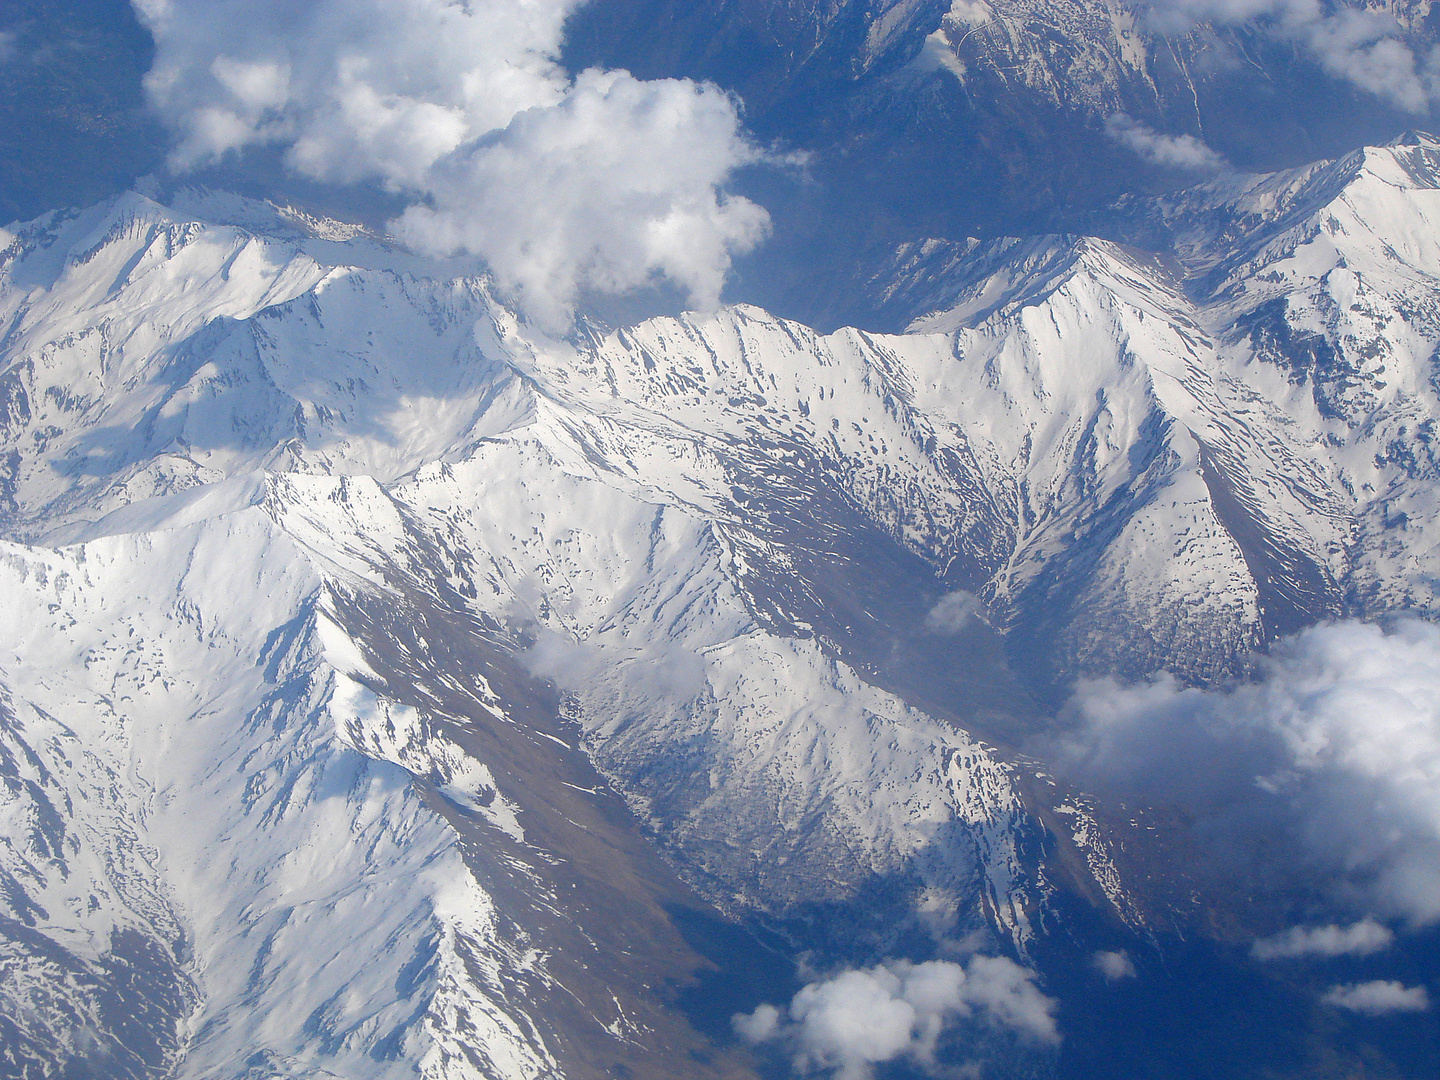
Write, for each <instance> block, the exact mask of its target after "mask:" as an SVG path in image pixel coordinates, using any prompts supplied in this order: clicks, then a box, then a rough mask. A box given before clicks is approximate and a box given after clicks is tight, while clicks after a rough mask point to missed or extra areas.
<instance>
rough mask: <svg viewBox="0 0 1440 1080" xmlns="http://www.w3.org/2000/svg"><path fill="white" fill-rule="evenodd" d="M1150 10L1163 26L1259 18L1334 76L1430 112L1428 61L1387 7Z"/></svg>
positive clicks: (1174, 28)
mask: <svg viewBox="0 0 1440 1080" xmlns="http://www.w3.org/2000/svg"><path fill="white" fill-rule="evenodd" d="M1145 14H1146V24H1147V25H1148V26H1149V27H1150V28H1151V29H1153V30H1157V31H1159V32H1161V33H1188V32H1189V31H1191V30H1193V29H1194V28H1195V27H1196V26H1199V25H1202V24H1210V25H1218V26H1238V25H1241V24H1252V25H1254V26H1255V27H1257V28H1258V29H1260V30H1261V31H1262V32H1264V33H1266V34H1268V35H1269V36H1271V37H1274V38H1278V39H1280V40H1284V41H1290V42H1293V43H1294V44H1296V45H1298V46H1300V47H1301V48H1302V49H1304V50H1305V51H1306V52H1308V53H1309V54H1310V56H1311V57H1313V58H1314V60H1315V61H1316V62H1317V63H1318V64H1319V65H1320V66H1321V67H1322V68H1324V69H1325V71H1327V72H1329V73H1330V74H1331V75H1334V76H1336V77H1337V78H1341V79H1346V80H1348V81H1350V82H1351V83H1353V84H1354V85H1355V86H1358V87H1359V88H1360V89H1362V90H1366V91H1368V92H1370V93H1372V94H1376V95H1378V96H1380V97H1384V98H1387V99H1389V100H1390V101H1391V102H1393V103H1394V104H1396V105H1398V106H1400V107H1401V108H1403V109H1407V110H1409V111H1411V112H1417V113H1418V112H1423V111H1425V110H1426V108H1427V107H1428V105H1429V100H1430V97H1431V95H1432V94H1433V93H1434V89H1435V88H1434V85H1433V80H1432V79H1431V78H1430V77H1429V75H1428V74H1427V73H1426V72H1425V71H1424V70H1423V69H1424V67H1425V65H1423V64H1421V63H1419V62H1418V61H1417V58H1416V56H1415V53H1414V51H1413V50H1412V49H1411V47H1410V46H1409V45H1408V44H1406V42H1405V41H1404V39H1403V29H1402V27H1401V26H1400V24H1399V23H1398V22H1396V20H1395V19H1394V17H1393V16H1391V15H1389V14H1388V13H1387V12H1385V11H1384V10H1377V9H1375V8H1369V7H1360V6H1354V7H1352V6H1348V5H1344V4H1323V3H1321V2H1320V0H1150V2H1149V3H1148V4H1146V6H1145Z"/></svg>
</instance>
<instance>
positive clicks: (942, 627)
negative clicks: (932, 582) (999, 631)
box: [925, 589, 990, 634]
mask: <svg viewBox="0 0 1440 1080" xmlns="http://www.w3.org/2000/svg"><path fill="white" fill-rule="evenodd" d="M989 621H990V620H989V615H988V613H987V612H986V610H985V605H984V604H982V603H981V602H980V599H979V597H977V596H975V594H974V593H968V592H966V591H965V590H964V589H957V590H956V591H955V592H952V593H946V594H945V595H944V596H942V597H941V598H940V599H939V600H938V601H937V602H936V604H935V606H934V607H933V608H931V609H930V611H929V612H928V613H927V614H926V616H925V629H927V630H929V631H930V632H931V633H932V634H958V633H960V631H962V630H964V629H966V628H967V627H969V626H970V624H971V623H975V622H982V623H986V624H987V625H988V623H989Z"/></svg>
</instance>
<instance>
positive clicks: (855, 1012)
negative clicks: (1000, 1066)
mask: <svg viewBox="0 0 1440 1080" xmlns="http://www.w3.org/2000/svg"><path fill="white" fill-rule="evenodd" d="M1054 1011H1055V1002H1054V1000H1053V999H1052V998H1049V997H1047V996H1046V995H1045V994H1043V993H1041V991H1040V989H1039V988H1038V987H1037V986H1036V985H1035V975H1034V973H1033V972H1031V971H1029V970H1028V969H1026V968H1023V967H1021V966H1020V965H1019V964H1017V963H1015V962H1014V961H1013V960H1009V959H1007V958H1005V957H1001V956H975V957H972V958H971V959H970V961H969V963H968V964H967V965H961V964H957V963H953V962H951V961H948V960H931V961H929V962H927V963H923V964H911V963H908V962H906V961H890V962H888V963H884V964H879V965H877V966H875V967H873V968H864V969H856V970H851V971H844V972H841V973H839V974H837V975H833V976H831V977H830V978H827V979H822V980H818V981H816V982H813V983H810V984H809V985H808V986H805V987H803V988H801V990H800V991H799V992H798V993H796V995H795V997H794V998H793V999H792V1000H791V1002H790V1008H789V1013H788V1019H787V1018H782V1015H781V1012H780V1010H779V1009H777V1008H776V1007H775V1006H773V1005H768V1004H767V1005H761V1006H760V1007H759V1008H757V1009H756V1010H755V1011H754V1012H752V1013H740V1014H737V1015H736V1016H735V1017H734V1018H733V1020H732V1023H733V1025H734V1028H735V1031H736V1033H737V1034H738V1035H740V1037H741V1038H743V1039H745V1040H746V1041H747V1042H749V1043H752V1044H758V1043H761V1042H767V1041H772V1040H775V1041H782V1042H784V1043H785V1044H786V1045H788V1046H789V1047H790V1048H791V1049H792V1051H793V1052H794V1055H795V1057H794V1061H795V1068H796V1070H797V1071H801V1072H809V1071H816V1070H825V1071H831V1070H833V1071H834V1072H835V1075H836V1076H837V1077H838V1078H839V1080H864V1078H866V1077H868V1076H870V1075H871V1073H872V1072H873V1069H874V1066H875V1065H876V1064H878V1063H880V1062H885V1061H894V1060H896V1059H899V1058H906V1059H909V1060H910V1061H912V1062H913V1063H915V1064H917V1065H919V1066H921V1067H922V1068H923V1067H927V1066H930V1065H932V1064H933V1059H934V1052H935V1044H936V1041H937V1039H938V1038H939V1036H940V1033H941V1031H942V1030H943V1028H944V1027H945V1025H946V1024H947V1023H949V1022H950V1021H952V1020H955V1019H959V1018H964V1017H972V1016H974V1017H978V1018H980V1019H983V1020H984V1021H985V1022H987V1023H990V1024H992V1025H995V1026H997V1027H1000V1028H1004V1029H1006V1030H1010V1031H1013V1032H1016V1033H1017V1034H1019V1035H1021V1036H1023V1037H1025V1038H1028V1039H1031V1040H1034V1041H1036V1042H1039V1043H1047V1044H1054V1043H1058V1042H1059V1040H1060V1035H1059V1032H1058V1030H1057V1029H1056V1026H1055V1016H1054Z"/></svg>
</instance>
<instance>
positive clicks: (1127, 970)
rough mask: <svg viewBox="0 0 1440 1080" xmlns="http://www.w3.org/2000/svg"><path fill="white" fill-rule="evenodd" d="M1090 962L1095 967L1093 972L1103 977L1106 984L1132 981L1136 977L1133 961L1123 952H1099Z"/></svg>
mask: <svg viewBox="0 0 1440 1080" xmlns="http://www.w3.org/2000/svg"><path fill="white" fill-rule="evenodd" d="M1091 962H1092V963H1093V964H1094V965H1095V970H1096V971H1098V972H1100V974H1101V975H1104V976H1105V981H1106V982H1110V983H1117V982H1120V981H1121V980H1122V979H1133V978H1135V977H1136V975H1137V973H1136V971H1135V963H1134V961H1132V960H1131V959H1130V957H1129V955H1128V954H1126V953H1123V952H1110V951H1108V950H1101V951H1100V952H1097V953H1096V954H1095V955H1094V957H1092V959H1091Z"/></svg>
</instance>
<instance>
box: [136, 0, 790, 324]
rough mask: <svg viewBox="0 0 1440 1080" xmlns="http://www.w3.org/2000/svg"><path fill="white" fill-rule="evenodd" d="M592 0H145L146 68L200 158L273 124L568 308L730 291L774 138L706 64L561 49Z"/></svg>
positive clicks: (154, 98)
mask: <svg viewBox="0 0 1440 1080" xmlns="http://www.w3.org/2000/svg"><path fill="white" fill-rule="evenodd" d="M578 3H579V0H526V2H525V3H514V2H512V0H468V2H466V0H314V2H311V3H307V4H300V5H297V4H290V3H284V2H282V0H205V2H203V3H202V2H201V0H134V5H135V9H136V11H137V13H138V14H139V15H140V17H141V19H142V20H143V21H144V23H145V25H146V26H147V27H148V28H149V29H150V31H151V33H152V34H153V35H154V38H155V43H156V57H155V62H154V66H153V67H152V69H151V71H150V73H149V74H148V76H147V77H146V90H147V93H148V95H149V98H150V100H151V102H152V104H153V105H154V106H155V108H156V109H157V110H158V111H159V112H160V114H161V115H162V116H163V117H164V118H165V120H166V121H167V122H168V123H169V124H170V126H171V127H172V129H173V130H174V131H175V133H176V144H175V148H174V150H173V152H172V155H171V162H172V166H173V167H174V168H176V169H181V170H183V169H189V168H193V167H197V166H202V165H206V164H210V163H213V162H216V161H219V160H221V159H222V158H224V157H225V156H226V155H227V154H230V153H232V152H235V151H239V150H243V149H244V148H246V147H249V146H256V145H262V144H269V145H278V146H280V147H283V148H284V150H285V155H286V162H287V164H288V165H289V167H290V168H291V169H293V170H295V171H296V172H298V173H300V174H302V175H305V176H308V177H312V178H315V179H318V180H324V181H331V182H337V183H352V182H357V181H371V182H379V183H380V184H381V185H383V186H384V187H386V188H387V189H389V190H391V191H394V192H396V193H400V194H402V195H407V196H409V197H410V199H411V202H412V206H411V209H410V210H409V212H407V213H405V214H403V215H402V216H401V217H400V219H399V220H398V221H397V222H395V223H394V226H395V229H396V231H397V232H398V233H399V234H400V235H401V236H402V237H403V238H404V239H405V240H407V241H408V242H410V243H412V244H414V245H415V246H417V247H421V248H424V249H426V250H431V251H436V252H447V253H453V252H460V251H464V252H469V253H471V254H475V255H478V256H480V257H481V258H483V259H485V260H486V261H487V262H488V263H489V264H490V265H491V267H492V269H493V270H494V272H495V275H496V279H497V281H498V282H499V284H500V285H501V286H502V288H503V289H505V290H508V291H509V292H510V294H511V295H512V297H513V298H514V299H516V300H517V302H519V303H520V304H521V305H522V307H523V308H524V310H525V312H526V313H527V314H528V315H530V316H531V317H532V318H534V319H536V320H537V321H539V322H541V323H543V324H545V325H546V326H547V327H550V328H557V329H558V328H563V326H565V325H566V324H568V322H569V319H570V312H571V308H572V306H573V304H574V302H575V299H576V297H577V295H579V294H580V293H581V292H583V291H584V290H587V289H589V290H596V291H600V292H625V291H628V290H632V289H635V288H639V287H643V286H647V285H651V284H658V283H664V284H667V285H669V286H674V287H678V288H679V289H681V290H683V291H685V292H686V293H688V295H689V297H690V299H691V302H692V303H693V304H695V305H697V306H707V307H708V306H712V305H714V304H715V303H717V302H718V299H719V295H720V290H721V286H722V285H723V283H724V280H725V277H726V275H727V273H728V271H729V267H730V260H731V258H732V257H733V256H734V255H735V254H737V253H739V252H743V251H746V250H749V249H750V248H751V247H753V246H754V245H755V244H756V243H758V242H759V241H760V240H761V239H762V238H763V237H764V235H765V233H766V230H767V227H768V217H767V215H766V214H765V212H764V210H762V209H761V208H760V207H758V206H756V205H755V204H753V203H751V202H748V201H747V200H745V199H743V198H739V197H736V196H731V195H727V194H726V193H725V191H724V186H725V184H726V183H727V182H728V180H729V178H730V176H731V174H732V172H733V171H734V170H735V169H737V168H739V167H741V166H743V165H746V164H750V163H754V162H755V161H757V160H759V159H760V154H759V153H758V151H757V150H756V149H755V148H754V147H753V146H752V145H751V144H750V143H749V142H748V141H747V140H746V138H745V137H744V135H743V133H742V130H741V126H740V120H739V116H738V112H737V107H736V104H735V102H734V101H733V100H732V99H731V98H730V97H729V96H728V95H726V94H725V93H723V92H722V91H720V90H718V89H717V88H715V87H713V86H710V85H700V84H695V83H691V82H688V81H682V80H662V81H657V82H644V81H641V80H638V79H635V78H633V77H631V76H630V75H628V74H625V73H623V72H603V71H594V70H592V71H587V72H583V73H582V74H581V75H580V76H578V77H577V78H575V79H573V80H572V79H571V78H569V77H568V76H567V75H566V74H565V72H564V71H562V70H561V68H560V67H559V65H558V63H557V62H556V57H557V55H558V53H559V50H560V46H561V44H562V39H563V30H564V24H565V20H566V18H567V17H568V16H569V14H570V12H571V11H572V10H573V9H574V8H575V7H577V6H578Z"/></svg>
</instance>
